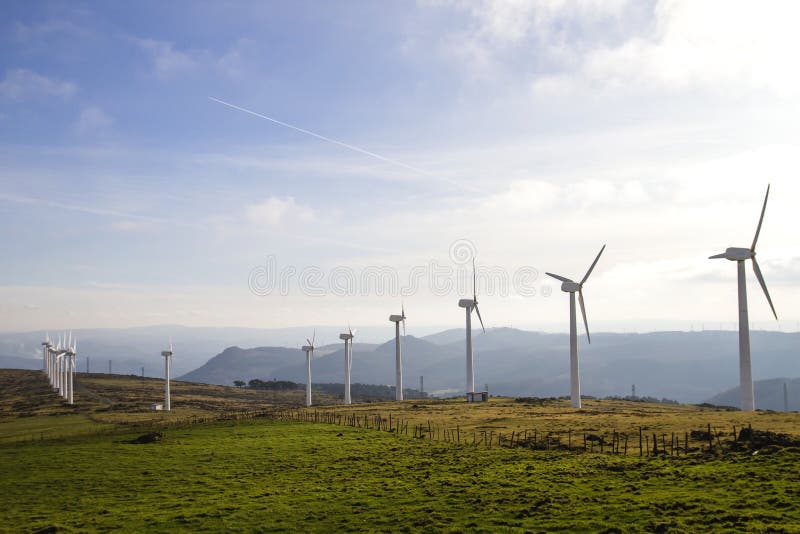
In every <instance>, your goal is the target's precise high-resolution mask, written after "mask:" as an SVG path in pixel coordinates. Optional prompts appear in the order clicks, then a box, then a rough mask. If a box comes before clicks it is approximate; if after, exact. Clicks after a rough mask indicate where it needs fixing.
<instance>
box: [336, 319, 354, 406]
mask: <svg viewBox="0 0 800 534" xmlns="http://www.w3.org/2000/svg"><path fill="white" fill-rule="evenodd" d="M354 337H355V332H353V329H352V328H350V326H349V325H348V326H347V332H345V333H344V334H339V339H342V340H344V403H345V404H352V403H353V400H352V398H351V397H350V370H351V369H352V367H353V338H354Z"/></svg>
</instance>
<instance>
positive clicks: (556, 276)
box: [544, 273, 572, 282]
mask: <svg viewBox="0 0 800 534" xmlns="http://www.w3.org/2000/svg"><path fill="white" fill-rule="evenodd" d="M544 274H546V275H547V276H552V277H553V278H555V279H556V280H561V281H562V282H572V280H570V279H569V278H564V277H563V276H559V275H557V274H553V273H544Z"/></svg>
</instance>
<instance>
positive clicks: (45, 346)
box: [42, 334, 53, 376]
mask: <svg viewBox="0 0 800 534" xmlns="http://www.w3.org/2000/svg"><path fill="white" fill-rule="evenodd" d="M52 346H53V344H52V343H50V334H45V336H44V341H42V370H44V373H45V374H46V375H48V376H49V375H50V368H49V367H48V366H49V365H50V348H51V347H52Z"/></svg>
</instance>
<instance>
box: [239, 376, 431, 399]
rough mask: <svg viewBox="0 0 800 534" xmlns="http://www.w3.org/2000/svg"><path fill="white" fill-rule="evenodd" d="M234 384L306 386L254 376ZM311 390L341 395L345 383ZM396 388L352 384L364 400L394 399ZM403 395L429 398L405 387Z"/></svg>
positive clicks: (276, 388)
mask: <svg viewBox="0 0 800 534" xmlns="http://www.w3.org/2000/svg"><path fill="white" fill-rule="evenodd" d="M233 385H234V386H236V387H239V388H243V387H245V386H246V387H247V388H249V389H261V390H268V391H292V390H298V389H305V387H306V385H305V384H304V383H300V382H292V381H291V380H261V379H258V378H254V379H252V380H250V381H248V382H247V383H246V384H245V381H244V380H234V381H233ZM311 390H312V391H315V392H317V393H328V394H330V395H338V396H340V397H343V396H344V384H342V383H320V384H313V383H312V384H311ZM395 390H396V388H395V386H386V385H379V384H361V383H358V382H356V383H353V384H350V394H351V395H352V396H353V397H354V398H355V397H358V398H360V399H364V400H394V398H395ZM403 397H404V398H406V399H423V398H427V397H428V394H427V393H425V392H421V391H419V390H417V389H412V388H404V389H403Z"/></svg>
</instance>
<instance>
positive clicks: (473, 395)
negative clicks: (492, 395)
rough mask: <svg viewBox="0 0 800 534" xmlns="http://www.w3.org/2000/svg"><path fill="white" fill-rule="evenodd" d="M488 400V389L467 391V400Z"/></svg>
mask: <svg viewBox="0 0 800 534" xmlns="http://www.w3.org/2000/svg"><path fill="white" fill-rule="evenodd" d="M488 400H489V392H488V391H470V392H469V393H467V402H486V401H488Z"/></svg>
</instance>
